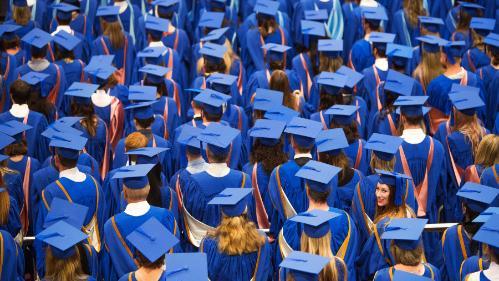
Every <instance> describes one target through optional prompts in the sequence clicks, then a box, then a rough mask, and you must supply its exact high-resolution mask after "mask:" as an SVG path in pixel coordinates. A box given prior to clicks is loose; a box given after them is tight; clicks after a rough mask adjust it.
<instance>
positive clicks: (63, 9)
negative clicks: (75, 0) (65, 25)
mask: <svg viewBox="0 0 499 281" xmlns="http://www.w3.org/2000/svg"><path fill="white" fill-rule="evenodd" d="M51 7H52V9H54V10H56V17H57V18H58V19H60V20H65V21H66V20H70V19H71V17H72V13H73V12H74V11H79V10H80V8H78V7H76V6H73V5H70V4H68V3H64V2H60V3H56V4H52V6H51Z"/></svg>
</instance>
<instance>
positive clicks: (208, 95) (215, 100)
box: [194, 89, 231, 114]
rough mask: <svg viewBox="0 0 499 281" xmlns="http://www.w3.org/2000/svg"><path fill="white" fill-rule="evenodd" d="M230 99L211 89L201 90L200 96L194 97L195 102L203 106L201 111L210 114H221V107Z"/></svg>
mask: <svg viewBox="0 0 499 281" xmlns="http://www.w3.org/2000/svg"><path fill="white" fill-rule="evenodd" d="M230 99H231V97H230V96H229V95H226V94H222V93H220V92H217V91H214V90H211V89H203V90H202V91H201V93H200V94H198V95H197V96H195V97H194V101H195V102H197V103H200V104H202V105H203V110H205V111H206V112H208V113H212V114H220V113H222V111H223V105H224V104H226V103H227V102H228V101H229V100H230Z"/></svg>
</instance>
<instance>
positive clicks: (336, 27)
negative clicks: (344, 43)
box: [291, 0, 344, 44]
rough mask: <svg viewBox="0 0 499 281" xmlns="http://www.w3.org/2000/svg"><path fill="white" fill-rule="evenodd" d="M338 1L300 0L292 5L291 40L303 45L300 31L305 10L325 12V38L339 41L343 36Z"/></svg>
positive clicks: (339, 3) (342, 23)
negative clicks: (326, 18)
mask: <svg viewBox="0 0 499 281" xmlns="http://www.w3.org/2000/svg"><path fill="white" fill-rule="evenodd" d="M341 4H342V3H341V2H340V1H339V0H330V1H319V0H300V1H296V3H295V5H294V12H293V21H292V25H291V29H292V30H293V40H294V42H295V43H296V44H303V42H304V36H303V34H302V31H301V20H302V19H304V17H305V11H307V10H319V9H320V10H326V11H327V14H328V20H327V21H326V22H325V23H324V24H325V27H326V36H327V37H330V38H332V39H341V38H342V37H343V34H344V30H343V29H344V22H343V14H342V13H343V10H342V7H341Z"/></svg>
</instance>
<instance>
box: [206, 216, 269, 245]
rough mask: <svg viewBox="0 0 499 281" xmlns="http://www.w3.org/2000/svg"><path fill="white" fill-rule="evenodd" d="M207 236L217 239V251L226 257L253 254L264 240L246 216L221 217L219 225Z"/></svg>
mask: <svg viewBox="0 0 499 281" xmlns="http://www.w3.org/2000/svg"><path fill="white" fill-rule="evenodd" d="M208 235H209V236H211V237H213V238H216V239H218V250H219V251H220V252H222V253H224V254H227V255H242V254H249V253H253V252H255V251H258V249H259V248H260V247H261V246H262V245H263V244H265V238H264V237H262V236H261V235H260V234H259V233H258V230H257V229H256V225H255V224H254V223H253V222H252V221H250V220H248V218H247V216H246V214H243V215H240V216H237V217H229V216H226V215H222V221H221V222H220V225H219V226H218V227H217V228H216V229H215V230H214V231H210V232H208Z"/></svg>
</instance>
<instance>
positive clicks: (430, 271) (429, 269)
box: [374, 263, 442, 281]
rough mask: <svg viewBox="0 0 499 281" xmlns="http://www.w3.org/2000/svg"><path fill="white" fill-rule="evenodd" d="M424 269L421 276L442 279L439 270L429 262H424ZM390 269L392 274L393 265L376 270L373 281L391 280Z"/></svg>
mask: <svg viewBox="0 0 499 281" xmlns="http://www.w3.org/2000/svg"><path fill="white" fill-rule="evenodd" d="M424 270H425V271H424V273H423V275H422V276H424V277H428V278H430V279H431V280H434V281H440V280H442V278H441V276H440V271H439V270H438V268H437V267H435V266H434V265H432V264H431V263H424ZM390 271H391V272H392V274H393V271H395V269H394V268H393V266H392V267H389V268H383V269H381V270H378V271H377V272H376V276H375V277H374V281H391V280H392V279H391V277H390Z"/></svg>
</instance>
